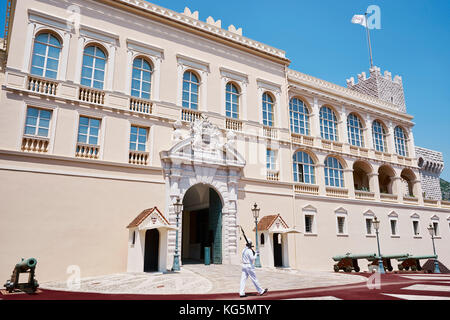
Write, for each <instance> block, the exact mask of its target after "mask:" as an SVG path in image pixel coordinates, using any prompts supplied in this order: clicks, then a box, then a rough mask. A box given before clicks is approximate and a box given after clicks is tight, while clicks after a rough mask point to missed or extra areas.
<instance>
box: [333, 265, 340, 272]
mask: <svg viewBox="0 0 450 320" xmlns="http://www.w3.org/2000/svg"><path fill="white" fill-rule="evenodd" d="M333 269H334V272H339V267H338V265H337V264H335V265H334V266H333Z"/></svg>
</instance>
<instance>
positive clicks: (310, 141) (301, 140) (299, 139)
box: [291, 133, 314, 147]
mask: <svg viewBox="0 0 450 320" xmlns="http://www.w3.org/2000/svg"><path fill="white" fill-rule="evenodd" d="M291 142H292V143H296V144H303V145H307V146H311V147H312V146H313V145H314V137H310V136H305V135H302V134H297V133H292V134H291Z"/></svg>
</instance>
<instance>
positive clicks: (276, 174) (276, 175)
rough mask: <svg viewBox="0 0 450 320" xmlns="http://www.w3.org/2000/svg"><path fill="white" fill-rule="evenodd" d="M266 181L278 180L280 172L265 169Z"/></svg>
mask: <svg viewBox="0 0 450 320" xmlns="http://www.w3.org/2000/svg"><path fill="white" fill-rule="evenodd" d="M267 180H268V181H280V172H279V171H278V170H267Z"/></svg>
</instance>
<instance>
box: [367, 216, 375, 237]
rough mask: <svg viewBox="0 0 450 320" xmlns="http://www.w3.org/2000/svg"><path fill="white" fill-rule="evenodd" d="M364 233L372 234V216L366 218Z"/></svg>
mask: <svg viewBox="0 0 450 320" xmlns="http://www.w3.org/2000/svg"><path fill="white" fill-rule="evenodd" d="M366 234H367V235H372V234H373V219H372V218H366Z"/></svg>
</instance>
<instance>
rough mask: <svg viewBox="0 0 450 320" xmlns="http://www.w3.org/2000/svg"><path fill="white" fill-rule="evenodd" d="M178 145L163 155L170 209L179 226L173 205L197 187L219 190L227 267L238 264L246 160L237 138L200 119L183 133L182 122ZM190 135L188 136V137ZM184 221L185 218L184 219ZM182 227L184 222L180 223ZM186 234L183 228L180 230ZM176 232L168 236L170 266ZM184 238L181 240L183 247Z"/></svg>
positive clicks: (172, 220) (170, 216) (177, 126)
mask: <svg viewBox="0 0 450 320" xmlns="http://www.w3.org/2000/svg"><path fill="white" fill-rule="evenodd" d="M174 127H175V131H174V133H173V140H174V146H173V147H172V148H171V149H170V150H169V151H163V152H161V153H160V157H161V161H162V164H163V171H164V178H165V181H166V210H165V212H167V216H168V219H169V221H170V223H171V224H172V225H176V214H175V212H174V207H173V203H174V202H175V201H176V199H177V198H178V197H179V198H180V199H183V197H184V195H185V194H186V192H187V191H188V190H189V189H190V188H191V187H193V186H195V185H197V184H206V185H209V186H211V187H212V188H213V189H215V190H216V191H217V193H218V194H219V197H220V198H221V200H222V204H223V208H222V255H223V264H238V263H239V256H238V254H237V248H238V229H237V225H236V219H237V194H238V182H239V180H240V177H241V174H242V169H243V168H244V166H245V160H244V158H243V157H242V156H241V155H240V154H239V153H238V152H237V151H236V149H235V135H234V133H233V132H231V131H229V132H228V133H227V135H226V137H224V135H223V133H222V132H221V130H220V129H219V128H218V127H217V126H215V125H213V124H212V123H211V122H209V121H208V120H207V119H199V120H196V121H195V122H194V123H192V124H191V125H190V130H189V131H188V132H186V131H183V129H182V124H181V122H177V123H175V125H174ZM186 133H187V134H186ZM180 218H181V217H180ZM179 223H180V225H181V224H182V221H181V220H180V222H179ZM179 232H180V233H181V232H182V231H181V229H180V231H179ZM175 236H176V232H175V231H171V232H170V233H169V237H168V248H167V250H168V254H167V257H168V261H167V262H168V263H167V265H168V266H171V265H172V262H173V255H174V252H175ZM180 239H182V235H181V234H179V237H178V248H180V245H181V242H180V241H181V240H180Z"/></svg>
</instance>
